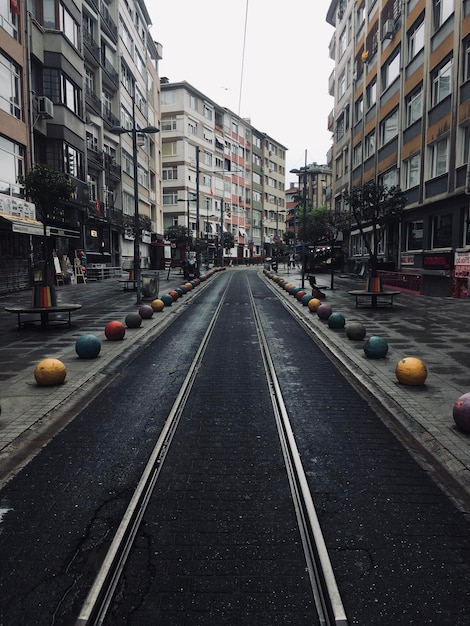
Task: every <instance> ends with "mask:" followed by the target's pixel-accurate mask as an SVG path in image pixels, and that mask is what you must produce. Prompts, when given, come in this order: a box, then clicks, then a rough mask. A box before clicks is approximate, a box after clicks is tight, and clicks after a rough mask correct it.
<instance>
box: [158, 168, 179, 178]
mask: <svg viewBox="0 0 470 626" xmlns="http://www.w3.org/2000/svg"><path fill="white" fill-rule="evenodd" d="M162 178H163V180H177V179H178V168H177V167H176V166H175V167H165V168H163V170H162Z"/></svg>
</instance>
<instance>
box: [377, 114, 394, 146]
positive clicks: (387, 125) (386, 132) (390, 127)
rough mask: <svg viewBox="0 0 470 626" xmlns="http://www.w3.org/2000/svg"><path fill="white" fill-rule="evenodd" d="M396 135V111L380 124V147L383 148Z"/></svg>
mask: <svg viewBox="0 0 470 626" xmlns="http://www.w3.org/2000/svg"><path fill="white" fill-rule="evenodd" d="M397 135H398V109H395V111H393V112H392V113H390V115H388V116H387V117H386V118H385V119H384V120H383V121H382V122H381V123H380V145H381V146H383V145H385V144H386V143H388V142H389V141H391V140H392V139H393V138H394V137H396V136H397Z"/></svg>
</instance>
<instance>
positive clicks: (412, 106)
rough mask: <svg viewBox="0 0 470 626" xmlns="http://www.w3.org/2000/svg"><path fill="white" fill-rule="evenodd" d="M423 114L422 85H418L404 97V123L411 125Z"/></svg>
mask: <svg viewBox="0 0 470 626" xmlns="http://www.w3.org/2000/svg"><path fill="white" fill-rule="evenodd" d="M422 115H423V87H422V85H420V86H419V87H418V88H417V89H415V90H414V91H413V92H412V93H411V94H409V95H408V96H407V97H406V125H407V126H411V124H414V123H415V122H416V121H417V120H419V119H421V117H422Z"/></svg>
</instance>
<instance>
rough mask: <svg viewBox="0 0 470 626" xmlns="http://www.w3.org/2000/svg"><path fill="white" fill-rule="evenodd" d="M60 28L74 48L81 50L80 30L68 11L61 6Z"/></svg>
mask: <svg viewBox="0 0 470 626" xmlns="http://www.w3.org/2000/svg"><path fill="white" fill-rule="evenodd" d="M59 27H60V30H61V31H62V32H63V33H64V35H65V36H66V37H67V39H69V41H70V42H71V43H72V44H73V46H74V47H75V48H76V49H77V50H80V29H79V26H78V24H77V22H76V21H75V20H74V19H73V17H72V16H71V14H70V13H69V12H68V11H67V9H66V8H65V7H64V6H63V5H62V4H61V5H59Z"/></svg>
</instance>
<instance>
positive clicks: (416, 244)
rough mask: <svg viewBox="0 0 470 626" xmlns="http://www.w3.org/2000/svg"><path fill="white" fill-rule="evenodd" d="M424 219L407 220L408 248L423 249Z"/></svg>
mask: <svg viewBox="0 0 470 626" xmlns="http://www.w3.org/2000/svg"><path fill="white" fill-rule="evenodd" d="M423 224H424V223H423V220H417V221H416V222H407V224H406V249H407V250H422V249H423Z"/></svg>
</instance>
